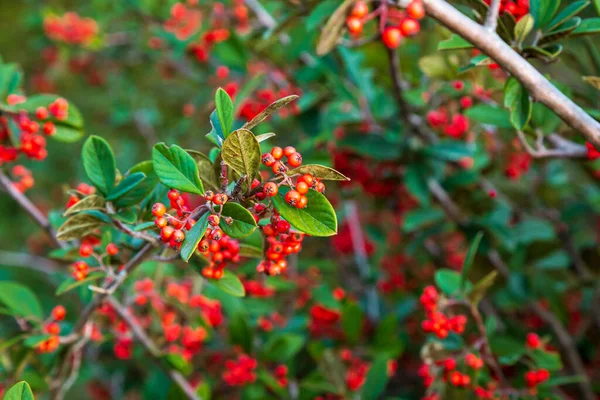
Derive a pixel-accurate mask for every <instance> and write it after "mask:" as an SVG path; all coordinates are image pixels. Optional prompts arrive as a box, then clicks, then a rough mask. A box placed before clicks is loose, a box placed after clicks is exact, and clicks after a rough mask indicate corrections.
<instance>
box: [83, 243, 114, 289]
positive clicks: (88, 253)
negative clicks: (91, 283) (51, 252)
mask: <svg viewBox="0 0 600 400" xmlns="http://www.w3.org/2000/svg"><path fill="white" fill-rule="evenodd" d="M97 244H98V243H92V242H90V241H83V243H82V244H81V245H80V246H79V255H80V256H81V257H94V258H96V259H98V260H100V259H102V258H103V257H105V256H111V257H112V256H116V255H117V254H119V247H118V246H117V245H116V244H114V243H109V244H107V245H106V248H105V253H104V254H98V253H96V252H95V250H94V247H95V246H97ZM93 270H95V269H94V268H90V266H89V265H88V263H86V262H85V261H83V260H80V261H76V262H75V263H74V264H73V278H75V280H78V281H80V280H82V279H85V278H86V277H87V276H88V274H89V273H90V271H93Z"/></svg>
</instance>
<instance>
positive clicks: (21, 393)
mask: <svg viewBox="0 0 600 400" xmlns="http://www.w3.org/2000/svg"><path fill="white" fill-rule="evenodd" d="M4 400H34V397H33V392H32V391H31V387H30V386H29V384H28V383H27V382H25V381H21V382H18V383H16V384H15V385H13V386H12V387H11V388H10V389H8V390H7V391H6V394H5V395H4Z"/></svg>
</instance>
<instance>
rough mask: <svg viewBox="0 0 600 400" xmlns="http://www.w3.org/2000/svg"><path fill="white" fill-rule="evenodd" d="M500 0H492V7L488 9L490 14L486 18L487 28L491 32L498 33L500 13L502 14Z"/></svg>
mask: <svg viewBox="0 0 600 400" xmlns="http://www.w3.org/2000/svg"><path fill="white" fill-rule="evenodd" d="M501 3H502V2H501V1H500V0H492V4H490V8H489V9H488V15H487V18H486V20H485V25H484V26H485V29H487V30H488V31H489V32H491V33H496V27H497V26H498V15H499V14H500V4H501Z"/></svg>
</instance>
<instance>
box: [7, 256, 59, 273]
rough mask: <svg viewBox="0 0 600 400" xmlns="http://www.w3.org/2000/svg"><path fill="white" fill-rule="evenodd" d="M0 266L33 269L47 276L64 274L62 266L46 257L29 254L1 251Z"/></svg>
mask: <svg viewBox="0 0 600 400" xmlns="http://www.w3.org/2000/svg"><path fill="white" fill-rule="evenodd" d="M0 264H1V265H6V266H11V267H23V268H28V269H33V270H36V271H39V272H43V273H45V274H53V273H56V272H64V269H63V268H61V264H59V263H57V262H56V261H54V260H51V259H49V258H46V257H40V256H36V255H34V254H28V253H16V252H12V251H5V250H0Z"/></svg>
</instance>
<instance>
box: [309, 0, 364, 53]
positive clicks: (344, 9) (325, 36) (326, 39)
mask: <svg viewBox="0 0 600 400" xmlns="http://www.w3.org/2000/svg"><path fill="white" fill-rule="evenodd" d="M355 1H356V0H344V2H343V3H342V4H340V5H339V7H338V8H337V9H336V10H335V12H333V14H331V17H330V18H329V20H328V21H327V23H326V24H325V26H324V27H323V29H322V30H321V36H320V37H319V41H318V42H317V55H318V56H324V55H325V54H327V53H329V52H330V51H331V50H333V49H334V48H335V46H336V45H337V43H338V40H339V38H340V36H341V35H342V32H343V30H344V26H345V24H346V15H347V14H348V11H349V10H350V7H352V5H353V4H354V2H355Z"/></svg>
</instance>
